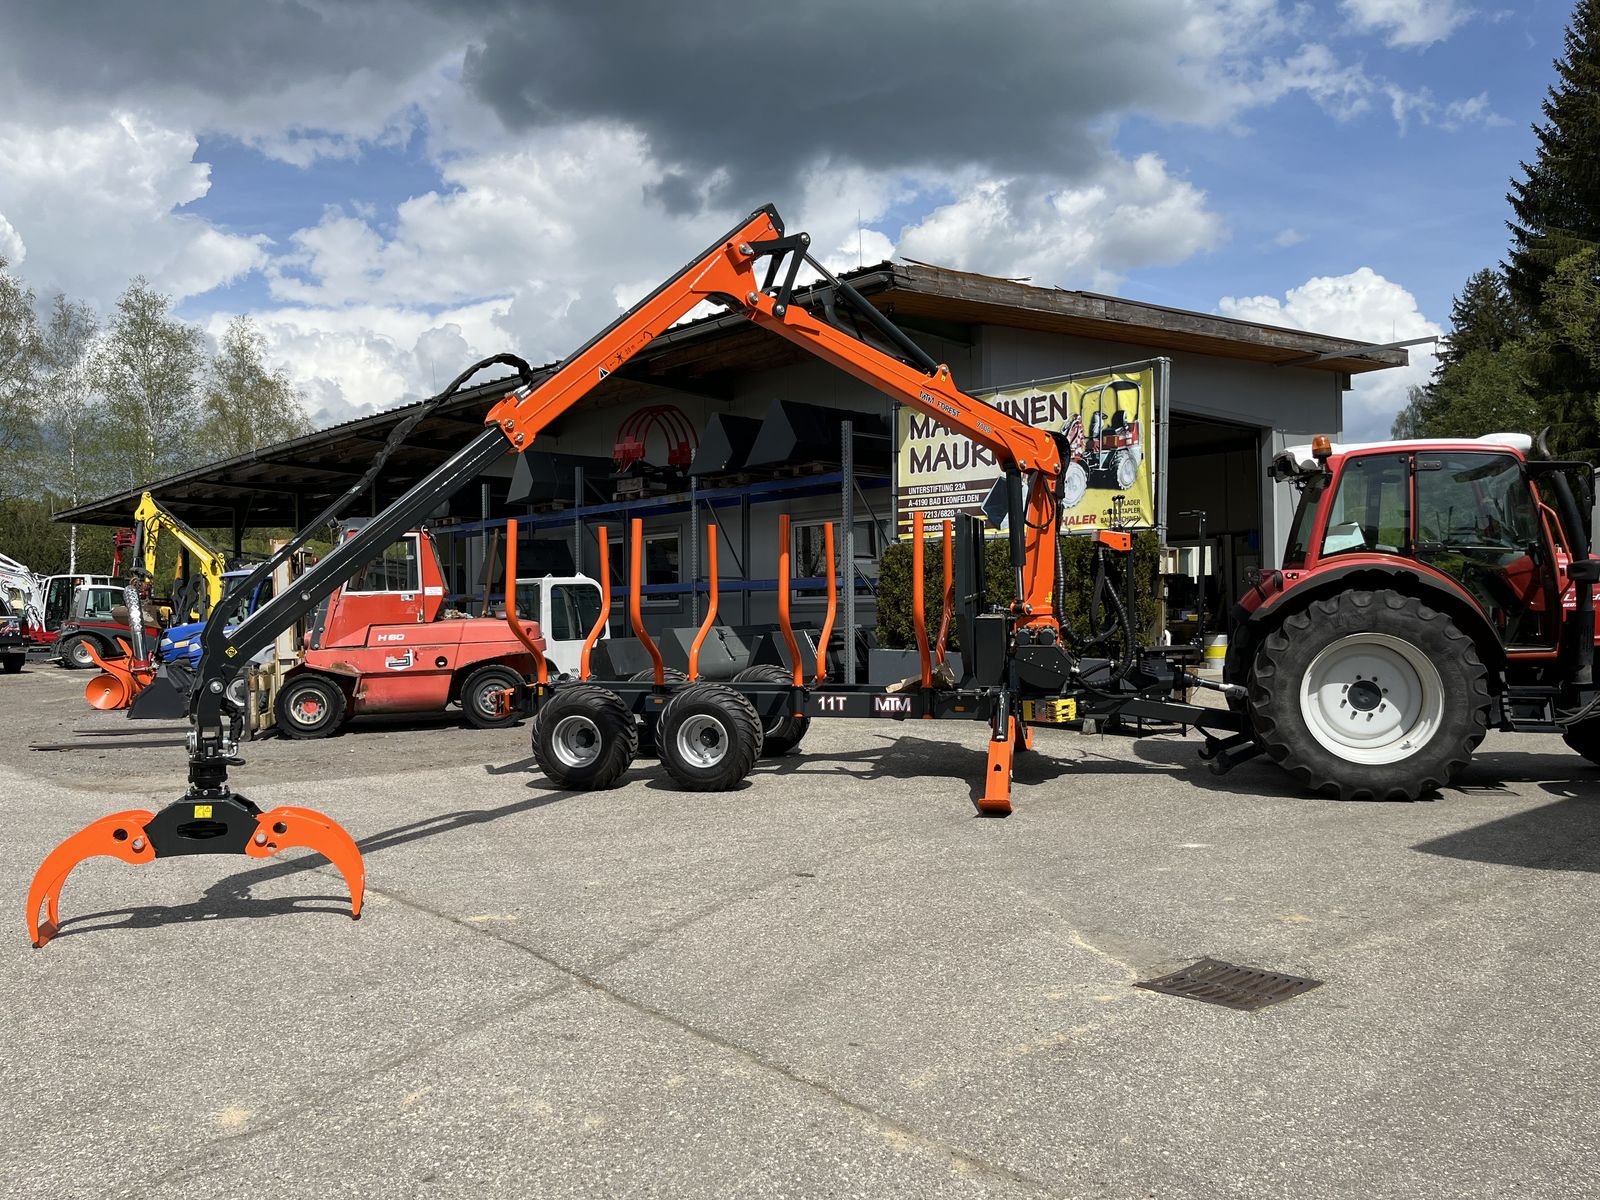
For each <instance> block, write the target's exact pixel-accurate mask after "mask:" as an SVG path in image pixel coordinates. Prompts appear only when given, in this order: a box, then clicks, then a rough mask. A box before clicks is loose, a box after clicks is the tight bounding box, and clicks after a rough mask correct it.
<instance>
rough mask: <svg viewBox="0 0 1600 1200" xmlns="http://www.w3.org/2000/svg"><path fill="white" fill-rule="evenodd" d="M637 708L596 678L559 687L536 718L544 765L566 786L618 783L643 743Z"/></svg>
mask: <svg viewBox="0 0 1600 1200" xmlns="http://www.w3.org/2000/svg"><path fill="white" fill-rule="evenodd" d="M638 738H639V735H638V729H637V727H636V726H635V725H634V721H633V714H632V713H631V712H629V711H628V706H627V705H626V704H624V703H623V702H622V699H621V697H619V696H618V695H617V694H616V693H615V692H613V691H611V690H610V689H609V688H603V687H601V686H599V685H598V684H593V683H576V684H571V685H569V686H566V687H558V688H556V689H555V691H554V692H552V693H551V694H550V697H549V699H547V700H546V701H545V702H544V704H543V705H541V706H540V708H539V719H538V720H537V721H535V722H534V724H533V757H534V761H535V762H537V763H538V764H539V770H541V771H543V772H544V773H545V775H546V776H547V777H548V778H549V779H552V780H554V781H555V782H556V783H559V784H561V785H562V786H563V787H569V788H576V789H578V790H580V791H599V790H600V789H602V788H609V787H615V786H616V785H617V783H618V782H619V781H620V780H621V779H622V776H623V774H624V772H626V771H627V769H628V765H629V764H630V763H632V762H633V756H634V754H635V753H636V752H637V750H638V746H639V740H638Z"/></svg>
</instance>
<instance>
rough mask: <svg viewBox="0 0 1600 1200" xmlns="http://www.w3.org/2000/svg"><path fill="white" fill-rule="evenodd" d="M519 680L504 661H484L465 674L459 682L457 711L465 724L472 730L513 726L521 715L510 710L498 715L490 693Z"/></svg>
mask: <svg viewBox="0 0 1600 1200" xmlns="http://www.w3.org/2000/svg"><path fill="white" fill-rule="evenodd" d="M522 682H523V680H522V676H521V675H519V674H518V673H517V672H516V671H514V670H512V669H511V668H510V667H508V666H506V665H505V664H504V663H487V664H485V665H484V666H481V667H479V668H478V669H477V670H476V671H474V672H472V674H470V675H468V676H467V678H466V681H465V682H464V683H462V685H461V714H462V716H464V717H465V718H466V720H467V724H468V725H471V726H472V727H473V728H474V729H505V728H506V727H507V726H510V725H515V724H516V723H517V722H518V721H519V720H520V719H521V716H522V714H521V713H518V712H514V711H513V712H509V713H507V714H506V715H505V716H501V715H500V714H498V713H497V712H495V708H494V694H495V693H496V692H500V691H504V690H505V689H507V688H514V687H517V686H518V685H520V684H521V683H522Z"/></svg>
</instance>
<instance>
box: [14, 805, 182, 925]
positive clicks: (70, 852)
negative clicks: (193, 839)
mask: <svg viewBox="0 0 1600 1200" xmlns="http://www.w3.org/2000/svg"><path fill="white" fill-rule="evenodd" d="M154 816H155V814H154V813H151V812H149V811H148V810H146V809H142V808H133V809H129V810H128V811H127V812H119V813H113V814H112V815H111V816H109V817H101V818H100V819H99V820H98V821H96V822H94V823H93V824H91V825H86V826H84V827H83V828H82V829H80V830H78V832H77V833H75V834H73V835H72V836H71V837H69V838H68V839H67V840H66V841H64V842H62V843H61V844H60V845H59V846H57V847H56V848H55V849H54V850H52V851H50V854H49V856H48V857H46V858H45V860H44V862H43V863H42V864H41V865H40V867H39V869H38V870H37V871H36V872H34V876H33V883H32V884H31V885H30V886H29V888H28V910H27V924H28V940H29V941H30V942H32V943H33V945H34V946H36V947H38V946H43V945H44V944H45V943H46V942H48V941H49V940H50V939H51V938H53V937H55V935H56V933H57V932H58V930H59V928H60V924H61V913H60V909H59V903H60V900H61V887H62V885H63V884H64V883H66V881H67V876H68V875H70V874H72V869H73V868H74V867H76V866H77V865H78V864H79V863H81V862H83V861H84V860H85V859H89V858H99V857H101V856H105V857H108V858H120V859H121V860H122V861H123V862H126V863H132V864H133V865H134V866H136V867H141V866H143V865H144V864H145V863H147V862H151V861H153V860H154V859H155V857H156V852H155V847H154V846H152V845H151V844H150V839H149V837H148V836H146V834H145V829H144V827H145V825H146V824H148V823H149V822H150V821H151V820H152V819H153V818H154ZM40 905H46V906H47V911H46V913H45V923H44V924H43V925H40V924H39V907H40Z"/></svg>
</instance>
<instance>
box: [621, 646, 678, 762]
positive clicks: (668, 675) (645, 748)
mask: <svg viewBox="0 0 1600 1200" xmlns="http://www.w3.org/2000/svg"><path fill="white" fill-rule="evenodd" d="M661 674H662V677H663V678H664V679H665V680H666V682H668V683H686V682H688V679H689V677H688V676H687V675H685V674H684V673H683V672H682V671H679V670H677V669H676V668H675V667H664V668H662V672H661ZM655 681H656V669H655V668H654V667H646V668H645V669H644V670H642V671H635V672H634V673H633V674H632V675H630V676H628V682H629V683H654V682H655ZM656 720H657V718H656V717H646V716H640V718H639V753H640V754H642V755H644V756H645V757H646V758H654V757H655V756H656Z"/></svg>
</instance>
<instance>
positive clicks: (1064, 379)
mask: <svg viewBox="0 0 1600 1200" xmlns="http://www.w3.org/2000/svg"><path fill="white" fill-rule="evenodd" d="M1160 365H1162V364H1158V363H1156V362H1143V363H1132V364H1129V365H1128V366H1125V367H1117V368H1113V369H1110V370H1102V371H1098V372H1093V373H1084V374H1078V375H1064V376H1061V377H1058V378H1055V379H1036V380H1033V381H1031V382H1028V383H1025V384H1018V385H1014V386H1009V387H1003V388H995V389H992V390H989V391H982V392H973V393H972V395H973V396H974V397H976V398H977V399H980V400H982V401H984V402H985V403H987V404H991V405H993V406H994V407H995V408H998V409H1001V410H1003V411H1004V412H1006V413H1008V414H1009V415H1011V416H1013V417H1016V418H1017V419H1018V420H1021V421H1025V422H1026V423H1027V424H1029V425H1034V426H1037V427H1039V428H1042V429H1049V430H1052V431H1054V432H1056V433H1060V434H1062V435H1063V436H1064V437H1065V439H1066V446H1065V448H1064V449H1063V458H1065V459H1066V473H1065V474H1066V477H1065V479H1064V481H1063V488H1062V503H1063V506H1064V507H1065V509H1066V511H1065V513H1064V514H1063V515H1062V519H1061V528H1062V530H1063V531H1064V532H1072V531H1076V530H1085V531H1086V530H1091V529H1104V528H1112V527H1115V528H1117V529H1130V528H1148V527H1152V526H1154V525H1156V524H1157V523H1158V513H1157V507H1156V503H1157V495H1156V480H1155V469H1156V465H1157V463H1158V460H1159V456H1158V454H1157V452H1156V428H1157V420H1158V415H1159V414H1160V412H1161V408H1162V405H1163V404H1164V397H1160V396H1158V395H1157V390H1158V387H1159V386H1160V385H1161V383H1162V382H1163V372H1162V371H1161V370H1160V369H1159V366H1160ZM999 479H1000V467H999V465H998V464H997V463H996V462H995V458H994V455H993V454H991V453H990V452H989V451H988V450H986V449H985V448H984V447H982V446H979V445H978V444H977V443H975V442H973V441H972V440H971V439H969V438H967V437H964V436H962V435H961V434H958V433H955V432H952V431H951V430H950V429H948V428H946V427H945V426H943V425H941V424H939V423H938V422H937V421H934V420H933V419H932V418H930V417H926V416H923V415H921V414H919V413H917V412H915V411H913V410H912V409H910V408H907V407H905V406H903V405H902V406H901V408H900V410H899V413H898V415H897V417H896V421H895V527H896V532H897V534H898V536H899V537H902V538H904V537H907V536H909V534H910V532H911V517H912V514H913V513H914V512H917V511H919V510H920V511H921V512H922V514H923V518H924V519H925V520H926V521H927V522H928V523H929V528H933V527H935V526H936V525H937V524H938V523H939V522H940V521H944V520H946V519H948V518H952V517H954V516H955V515H956V514H958V513H971V514H972V515H974V516H981V517H985V518H986V519H987V520H988V527H989V532H991V533H997V532H999V531H1000V530H1001V529H1002V528H1004V525H1005V520H1004V517H1003V510H1002V511H1001V512H1000V513H997V512H996V510H995V509H990V510H988V511H987V512H986V511H985V503H986V501H988V500H989V497H990V493H991V491H993V489H994V485H995V483H996V482H997V481H998V480H999ZM997 515H1000V517H1001V519H1000V520H999V522H998V523H996V521H995V517H996V516H997Z"/></svg>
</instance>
